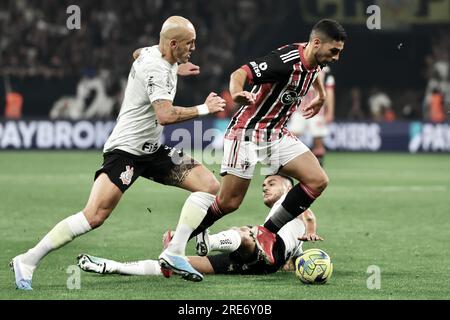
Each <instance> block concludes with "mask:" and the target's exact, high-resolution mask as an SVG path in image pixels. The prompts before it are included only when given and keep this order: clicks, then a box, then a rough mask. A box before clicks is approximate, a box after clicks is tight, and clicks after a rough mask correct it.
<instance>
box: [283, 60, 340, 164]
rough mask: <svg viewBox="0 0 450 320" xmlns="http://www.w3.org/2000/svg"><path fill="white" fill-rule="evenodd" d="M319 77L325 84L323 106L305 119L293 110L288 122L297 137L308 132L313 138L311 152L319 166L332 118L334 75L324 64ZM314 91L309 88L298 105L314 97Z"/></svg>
mask: <svg viewBox="0 0 450 320" xmlns="http://www.w3.org/2000/svg"><path fill="white" fill-rule="evenodd" d="M319 78H320V80H321V81H322V83H323V85H324V86H325V92H326V99H325V104H324V107H323V108H322V109H321V110H320V112H319V113H318V114H317V115H315V116H314V117H312V118H310V119H305V118H304V117H303V116H302V115H301V113H300V112H299V111H300V110H298V111H297V112H294V114H293V115H292V117H291V119H290V121H289V122H288V128H289V130H290V131H291V132H292V133H293V134H295V135H296V136H297V137H300V136H302V135H303V134H305V132H309V133H310V134H311V136H312V138H313V146H312V150H311V151H312V153H313V154H314V155H315V156H316V157H317V160H319V163H320V165H321V166H323V159H324V157H325V153H326V149H325V145H324V142H323V139H324V138H325V137H326V136H327V135H328V127H327V125H328V124H329V123H331V122H332V121H333V119H334V104H335V97H334V86H335V80H334V76H333V75H332V74H331V70H330V67H329V66H326V67H325V68H323V69H322V71H321V72H320V73H319ZM315 95H316V92H315V90H314V89H313V88H311V89H310V90H309V92H308V94H307V95H306V96H305V98H304V99H303V100H302V104H301V105H300V107H301V106H303V105H308V104H309V103H310V102H311V101H312V100H313V99H314V97H315Z"/></svg>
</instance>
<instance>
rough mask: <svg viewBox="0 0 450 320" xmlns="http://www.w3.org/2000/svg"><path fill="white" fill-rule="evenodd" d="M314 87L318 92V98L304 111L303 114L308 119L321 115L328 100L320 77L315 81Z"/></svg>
mask: <svg viewBox="0 0 450 320" xmlns="http://www.w3.org/2000/svg"><path fill="white" fill-rule="evenodd" d="M313 87H314V89H315V90H316V92H317V96H316V97H315V98H314V99H313V100H312V101H311V103H310V104H309V105H308V106H306V107H305V108H303V110H302V114H303V116H304V117H305V118H306V119H310V118H312V117H314V116H315V115H316V114H318V113H319V111H320V108H322V106H323V104H324V102H325V98H326V93H325V88H324V86H323V84H322V81H321V80H320V78H319V77H317V78H316V80H314V82H313Z"/></svg>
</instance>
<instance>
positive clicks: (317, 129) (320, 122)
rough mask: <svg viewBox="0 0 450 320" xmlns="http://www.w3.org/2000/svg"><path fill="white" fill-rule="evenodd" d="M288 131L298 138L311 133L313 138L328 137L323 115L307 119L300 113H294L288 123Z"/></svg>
mask: <svg viewBox="0 0 450 320" xmlns="http://www.w3.org/2000/svg"><path fill="white" fill-rule="evenodd" d="M288 129H289V130H290V131H291V132H292V133H293V134H295V135H296V136H301V135H303V134H305V133H306V132H309V133H310V134H311V136H312V137H313V138H324V137H326V136H327V135H328V127H327V123H326V121H325V116H324V115H323V114H321V113H319V114H317V115H315V116H314V117H312V118H311V119H305V118H304V117H303V116H302V115H301V114H300V112H294V114H293V115H292V116H291V119H290V120H289V123H288Z"/></svg>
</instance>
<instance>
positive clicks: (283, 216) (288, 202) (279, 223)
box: [264, 183, 315, 233]
mask: <svg viewBox="0 0 450 320" xmlns="http://www.w3.org/2000/svg"><path fill="white" fill-rule="evenodd" d="M305 188H306V187H305ZM314 200H315V199H314V198H312V197H311V196H309V195H308V194H307V193H306V192H305V191H304V190H303V188H302V187H301V185H300V183H299V184H297V185H296V186H295V187H294V188H292V189H291V190H290V191H289V192H288V193H287V195H286V198H285V199H284V201H283V202H282V203H281V206H280V207H279V208H278V209H277V210H276V211H275V213H274V214H273V215H272V216H271V217H270V218H269V220H267V221H266V223H265V224H264V227H265V228H267V229H268V230H269V231H270V232H273V233H277V232H278V231H279V230H280V229H281V228H282V227H283V226H284V225H285V224H286V223H288V222H289V221H291V220H292V219H294V218H296V217H297V216H298V215H299V214H301V213H303V212H304V211H306V210H307V209H308V208H309V207H310V206H311V204H312V203H313V202H314Z"/></svg>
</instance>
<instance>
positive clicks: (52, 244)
mask: <svg viewBox="0 0 450 320" xmlns="http://www.w3.org/2000/svg"><path fill="white" fill-rule="evenodd" d="M91 229H92V228H91V226H90V225H89V222H88V221H87V220H86V217H85V216H84V214H83V212H78V213H77V214H74V215H73V216H70V217H68V218H66V219H64V220H62V221H61V222H59V223H58V224H57V225H56V226H54V227H53V229H52V230H50V232H49V233H47V234H46V235H45V237H44V238H43V239H42V240H41V241H39V243H38V244H37V245H36V246H35V247H34V248H31V249H30V250H28V251H27V252H26V253H25V254H24V255H23V256H22V262H23V263H25V264H28V265H31V266H37V265H38V264H39V262H40V261H41V260H42V258H44V257H45V256H46V255H47V254H48V253H49V252H51V251H53V250H55V249H58V248H60V247H62V246H63V245H65V244H67V243H69V242H71V241H72V240H73V239H74V238H75V237H78V236H80V235H82V234H84V233H86V232H88V231H90V230H91Z"/></svg>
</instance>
